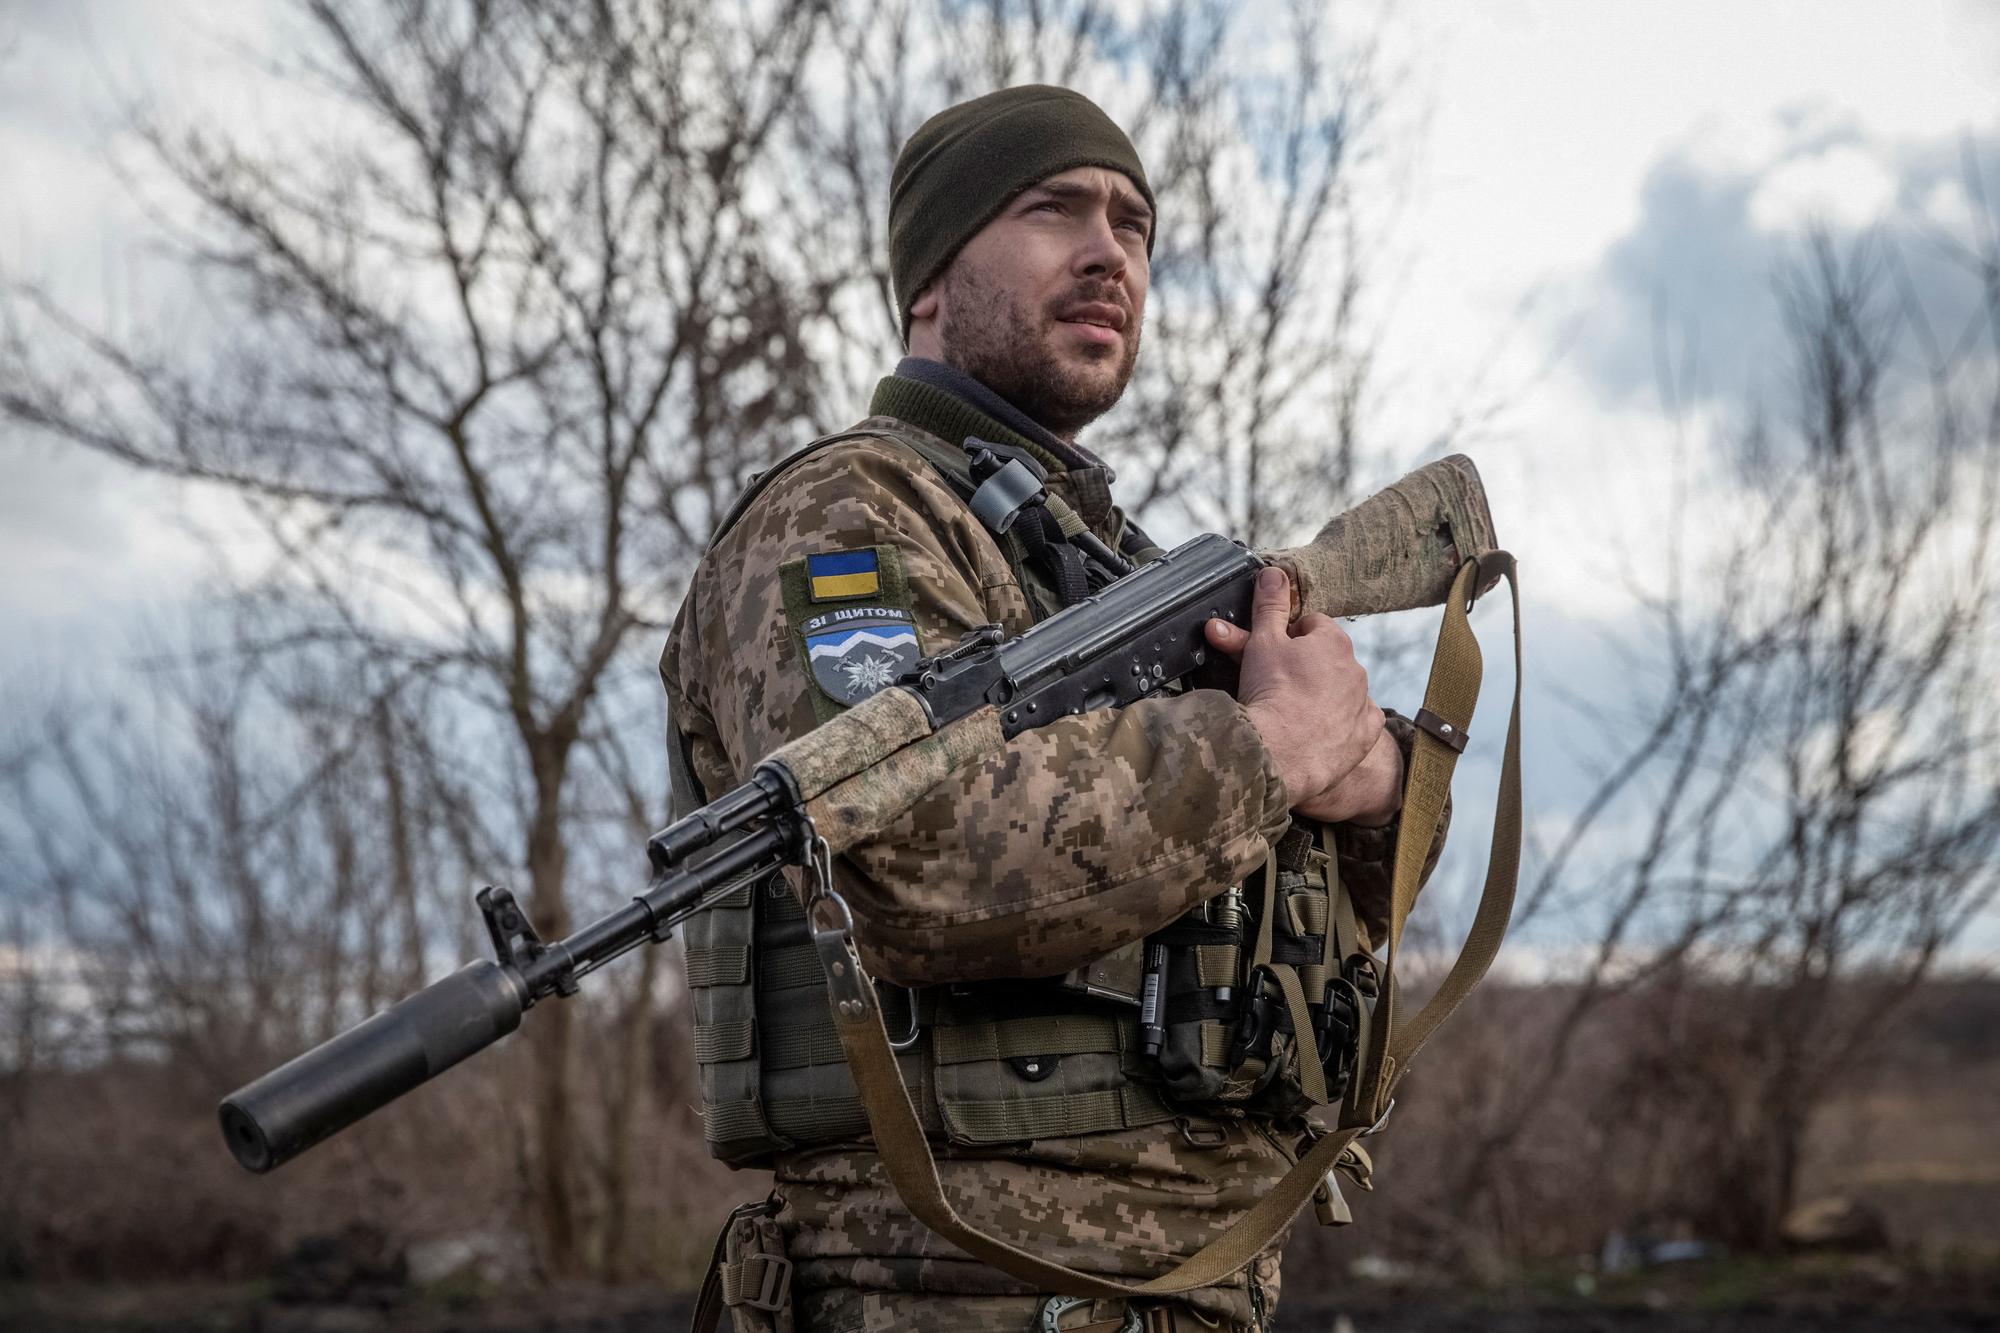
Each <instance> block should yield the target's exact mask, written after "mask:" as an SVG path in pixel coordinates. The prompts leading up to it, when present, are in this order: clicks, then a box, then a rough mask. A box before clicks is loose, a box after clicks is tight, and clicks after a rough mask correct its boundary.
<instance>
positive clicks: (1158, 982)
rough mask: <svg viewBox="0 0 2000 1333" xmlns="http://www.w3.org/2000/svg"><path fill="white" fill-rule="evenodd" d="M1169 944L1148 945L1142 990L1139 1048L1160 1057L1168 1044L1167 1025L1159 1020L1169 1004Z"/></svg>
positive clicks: (1140, 995)
mask: <svg viewBox="0 0 2000 1333" xmlns="http://www.w3.org/2000/svg"><path fill="white" fill-rule="evenodd" d="M1166 988H1167V946H1166V945H1164V944H1159V943H1152V944H1148V945H1147V946H1146V975H1145V980H1144V981H1143V982H1142V983H1141V984H1140V990H1139V1049H1140V1050H1141V1051H1143V1052H1145V1053H1146V1054H1147V1055H1148V1056H1157V1055H1158V1054H1159V1053H1160V1048H1161V1047H1162V1046H1165V1045H1166V1044H1167V1028H1166V1024H1164V1023H1162V1022H1161V1021H1160V1019H1161V1017H1162V1014H1161V1010H1162V1009H1163V1008H1165V1005H1166Z"/></svg>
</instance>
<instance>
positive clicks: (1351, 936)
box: [1153, 820, 1373, 1117]
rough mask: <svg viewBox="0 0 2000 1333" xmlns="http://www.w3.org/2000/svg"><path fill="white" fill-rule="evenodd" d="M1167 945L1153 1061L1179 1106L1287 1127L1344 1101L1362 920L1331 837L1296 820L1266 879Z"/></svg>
mask: <svg viewBox="0 0 2000 1333" xmlns="http://www.w3.org/2000/svg"><path fill="white" fill-rule="evenodd" d="M1153 938H1154V940H1155V941H1157V942H1159V943H1163V944H1165V945H1166V946H1167V965H1166V977H1165V986H1164V993H1165V997H1166V999H1165V1006H1164V1013H1165V1028H1166V1035H1165V1041H1164V1043H1163V1044H1162V1046H1161V1049H1160V1053H1159V1058H1158V1060H1157V1062H1156V1067H1157V1072H1158V1075H1159V1077H1160V1078H1161V1079H1162V1080H1163V1082H1164V1084H1165V1088H1166V1091H1167V1094H1168V1096H1169V1097H1170V1098H1171V1099H1172V1100H1173V1101H1174V1102H1175V1103H1176V1104H1178V1105H1181V1106H1192V1107H1201V1106H1203V1105H1205V1104H1221V1105H1233V1106H1237V1107H1241V1108H1243V1109H1247V1110H1253V1111H1256V1112H1257V1113H1259V1114H1260V1115H1268V1116H1274V1117H1286V1116H1291V1115H1297V1114H1300V1113H1302V1112H1304V1111H1305V1110H1306V1109H1308V1108H1309V1107H1311V1106H1314V1105H1323V1104H1327V1103H1330V1102H1338V1101H1339V1100H1340V1098H1341V1095H1342V1093H1343V1092H1344V1091H1345V1087H1346V1081H1347V1079H1348V1077H1349V1074H1350V1071H1351V1068H1352V1065H1353V1054H1354V1049H1355V1046H1356V1043H1357V1040H1358V1038H1359V1036H1360V1034H1361V1023H1362V1021H1363V1014H1364V1012H1365V1008H1366V1006H1365V1004H1364V1002H1363V1001H1362V999H1361V987H1360V986H1359V985H1357V984H1356V983H1355V982H1353V981H1350V980H1348V979H1347V978H1346V976H1345V971H1346V970H1347V968H1346V966H1344V964H1346V963H1347V960H1349V959H1350V958H1353V959H1354V960H1355V961H1354V962H1353V963H1352V964H1351V967H1352V970H1353V971H1354V972H1355V973H1356V974H1357V975H1359V976H1360V977H1362V978H1363V980H1364V981H1366V980H1368V979H1369V978H1371V977H1372V973H1373V968H1372V960H1369V959H1367V957H1366V955H1365V954H1363V953H1361V951H1360V941H1359V933H1358V931H1357V930H1356V929H1355V927H1354V911H1353V906H1352V904H1351V903H1350V902H1349V901H1348V899H1347V895H1346V893H1345V890H1344V889H1343V887H1342V886H1341V884H1340V883H1339V876H1338V874H1337V872H1336V870H1335V863H1334V858H1333V856H1332V854H1331V851H1330V849H1329V847H1328V845H1327V835H1326V832H1325V830H1324V828H1323V827H1322V826H1320V825H1317V824H1312V823H1309V822H1307V821H1302V820H1301V821H1295V822H1294V823H1293V825H1292V827H1291V828H1290V829H1289V830H1287V831H1286V833H1285V835H1284V836H1283V837H1282V838H1281V839H1280V840H1279V842H1278V844H1277V846H1276V847H1275V848H1273V850H1272V853H1271V857H1270V859H1269V860H1268V861H1267V862H1266V864H1265V866H1264V868H1263V870H1261V871H1259V872H1257V873H1256V874H1253V875H1252V876H1251V877H1250V879H1249V880H1248V881H1247V882H1246V883H1245V884H1244V885H1243V886H1241V887H1240V888H1238V889H1236V890H1232V891H1231V892H1230V893H1226V894H1222V895H1219V896H1217V897H1216V898H1213V899H1211V900H1209V902H1207V903H1205V904H1203V906H1202V908H1201V909H1200V910H1198V911H1196V912H1194V913H1191V914H1189V915H1188V916H1186V917H1183V918H1182V919H1181V920H1180V921H1178V922H1176V923H1175V924H1174V925H1172V926H1169V927H1168V928H1167V929H1166V930H1164V931H1161V932H1160V933H1159V934H1157V935H1155V936H1154V937H1153Z"/></svg>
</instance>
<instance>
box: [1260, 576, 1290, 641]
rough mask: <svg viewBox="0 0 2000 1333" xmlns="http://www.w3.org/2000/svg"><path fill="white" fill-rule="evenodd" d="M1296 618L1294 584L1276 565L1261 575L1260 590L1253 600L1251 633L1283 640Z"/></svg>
mask: <svg viewBox="0 0 2000 1333" xmlns="http://www.w3.org/2000/svg"><path fill="white" fill-rule="evenodd" d="M1291 619H1292V581H1291V579H1289V578H1287V577H1286V576H1285V571H1284V570H1282V569H1279V568H1278V567H1277V566H1276V565H1266V566H1265V567H1264V568H1263V569H1261V570H1259V571H1258V573H1257V591H1256V593H1255V594H1253V595H1252V597H1251V599H1250V633H1251V636H1252V637H1255V638H1266V639H1270V638H1280V639H1281V638H1283V637H1285V627H1286V626H1287V625H1289V624H1290V623H1291Z"/></svg>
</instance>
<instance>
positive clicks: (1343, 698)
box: [1207, 566, 1403, 824]
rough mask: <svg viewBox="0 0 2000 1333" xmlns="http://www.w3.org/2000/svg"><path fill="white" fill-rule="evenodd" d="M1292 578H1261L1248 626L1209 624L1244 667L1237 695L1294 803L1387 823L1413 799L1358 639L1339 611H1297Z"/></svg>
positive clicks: (1216, 641)
mask: <svg viewBox="0 0 2000 1333" xmlns="http://www.w3.org/2000/svg"><path fill="white" fill-rule="evenodd" d="M1291 607H1292V594H1291V580H1290V579H1289V578H1288V577H1287V576H1286V574H1285V572H1284V571H1283V570H1282V569H1279V568H1277V567H1275V566H1272V567H1269V568H1266V569H1265V570H1263V571H1262V572H1261V573H1259V574H1258V576H1257V591H1256V595H1255V597H1254V599H1253V600H1252V602H1251V609H1250V629H1249V631H1248V632H1247V633H1246V632H1245V631H1243V630H1242V629H1239V628H1238V627H1236V626H1235V625H1232V624H1230V623H1229V622H1228V621H1226V620H1211V621H1209V622H1208V626H1207V629H1208V641H1209V643H1210V644H1212V645H1213V646H1214V647H1215V648H1216V650H1217V651H1219V652H1222V653H1226V654H1228V655H1229V656H1230V657H1232V658H1234V659H1236V661H1237V662H1238V663H1239V664H1240V665H1241V668H1242V671H1241V678H1240V683H1239V685H1238V687H1237V691H1236V699H1237V702H1238V703H1240V704H1242V705H1243V711H1244V712H1245V713H1247V714H1248V715H1249V717H1250V721H1251V724H1252V725H1253V726H1255V727H1256V728H1257V734H1258V735H1259V736H1260V737H1262V738H1263V741H1264V747H1265V748H1266V749H1267V750H1269V751H1270V752H1271V758H1272V761H1273V762H1274V763H1275V764H1276V766H1277V769H1278V775H1279V777H1281V778H1283V779H1284V782H1285V789H1286V791H1287V792H1289V793H1290V794H1291V798H1292V809H1293V810H1295V811H1297V812H1298V813H1299V814H1302V815H1305V816H1307V817H1308V818H1312V819H1320V820H1324V821H1326V822H1328V823H1337V822H1340V821H1353V822H1355V823H1362V824H1386V823H1388V822H1389V821H1390V820H1391V819H1393V818H1395V815H1396V811H1397V810H1398V809H1400V808H1401V806H1402V799H1403V757H1402V752H1401V751H1400V750H1398V749H1397V748H1396V742H1395V740H1394V738H1393V737H1391V736H1390V735H1389V733H1388V731H1387V730H1386V729H1385V728H1384V727H1383V725H1382V710H1381V709H1380V708H1378V707H1376V706H1375V701H1374V700H1373V699H1371V698H1369V696H1368V672H1367V671H1366V670H1365V669H1363V667H1362V665H1361V663H1360V662H1358V661H1356V660H1355V657H1354V642H1353V640H1351V639H1349V638H1348V637H1347V631H1345V630H1343V629H1342V628H1341V627H1340V626H1339V624H1338V623H1336V622H1335V621H1334V620H1333V619H1332V618H1331V617H1329V616H1323V615H1320V614H1318V613H1317V612H1313V613H1309V614H1307V615H1303V616H1300V617H1299V618H1298V619H1297V620H1296V621H1293V620H1292V619H1291Z"/></svg>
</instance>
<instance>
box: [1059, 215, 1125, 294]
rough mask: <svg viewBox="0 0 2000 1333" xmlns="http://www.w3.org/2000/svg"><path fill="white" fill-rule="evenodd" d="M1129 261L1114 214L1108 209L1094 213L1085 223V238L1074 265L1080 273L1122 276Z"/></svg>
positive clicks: (1078, 249)
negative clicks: (1113, 217)
mask: <svg viewBox="0 0 2000 1333" xmlns="http://www.w3.org/2000/svg"><path fill="white" fill-rule="evenodd" d="M1128 262H1129V260H1128V257H1127V256H1126V254H1125V247H1124V246H1122V245H1120V244H1119V243H1118V233H1117V231H1115V230H1114V229H1113V228H1112V225H1111V215H1110V214H1109V213H1104V212H1099V213H1094V214H1092V215H1091V216H1090V218H1089V220H1088V221H1087V222H1086V223H1085V226H1084V237H1083V242H1082V244H1080V245H1079V246H1078V247H1077V251H1076V258H1075V261H1074V264H1073V265H1072V267H1073V268H1074V269H1075V271H1076V273H1077V275H1078V276H1079V277H1087V278H1116V277H1122V276H1124V273H1125V265H1126V264H1127V263H1128Z"/></svg>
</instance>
